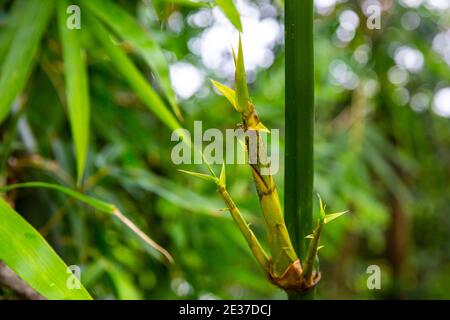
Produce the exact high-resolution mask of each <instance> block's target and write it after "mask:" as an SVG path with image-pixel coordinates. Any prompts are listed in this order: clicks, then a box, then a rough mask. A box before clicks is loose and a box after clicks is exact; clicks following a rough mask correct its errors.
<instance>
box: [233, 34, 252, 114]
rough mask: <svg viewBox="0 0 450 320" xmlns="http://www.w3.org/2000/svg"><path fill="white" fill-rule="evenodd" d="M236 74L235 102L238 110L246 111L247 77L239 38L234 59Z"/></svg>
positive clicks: (248, 99)
mask: <svg viewBox="0 0 450 320" xmlns="http://www.w3.org/2000/svg"><path fill="white" fill-rule="evenodd" d="M236 59H237V60H236V72H235V80H234V81H235V86H236V88H235V89H236V100H237V105H238V106H239V109H240V110H247V109H248V103H249V101H250V98H249V95H248V87H247V76H246V74H245V66H244V53H243V51H242V41H241V37H240V36H239V49H238V54H237V57H236Z"/></svg>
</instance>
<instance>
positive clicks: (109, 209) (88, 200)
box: [0, 181, 173, 263]
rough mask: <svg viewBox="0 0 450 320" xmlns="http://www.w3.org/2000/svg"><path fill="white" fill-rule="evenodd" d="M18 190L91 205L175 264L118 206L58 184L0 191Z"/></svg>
mask: <svg viewBox="0 0 450 320" xmlns="http://www.w3.org/2000/svg"><path fill="white" fill-rule="evenodd" d="M18 188H44V189H51V190H56V191H59V192H62V193H64V194H66V195H68V196H70V197H72V198H74V199H76V200H79V201H81V202H83V203H85V204H88V205H90V206H91V207H93V208H95V209H97V210H98V211H100V212H103V213H107V214H109V215H111V216H114V217H116V218H117V219H119V221H120V222H121V223H122V224H123V225H124V226H126V227H127V228H128V229H130V230H131V231H132V232H133V233H134V234H135V235H137V236H138V237H139V238H140V239H141V240H143V241H144V242H145V243H146V244H148V245H149V246H150V247H152V248H153V249H155V250H156V251H158V252H159V253H160V254H162V255H163V256H164V257H165V258H166V260H167V261H168V262H170V263H173V258H172V256H171V255H170V253H169V252H167V250H165V249H164V248H163V247H161V246H160V245H159V244H157V243H156V242H155V241H154V240H153V239H151V238H150V237H149V236H147V235H146V234H145V233H144V232H143V231H142V230H141V229H139V228H138V227H137V226H136V225H135V224H134V223H133V222H132V221H131V220H130V219H128V218H127V217H126V216H125V215H124V214H123V213H122V212H121V211H120V210H119V209H118V208H117V207H116V206H114V205H112V204H110V203H107V202H105V201H102V200H98V199H96V198H93V197H90V196H87V195H85V194H83V193H80V192H78V191H75V190H72V189H70V188H66V187H63V186H60V185H57V184H52V183H47V182H40V181H33V182H25V183H17V184H11V185H8V186H6V187H0V191H1V192H5V191H10V190H14V189H18Z"/></svg>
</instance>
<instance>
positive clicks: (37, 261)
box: [0, 198, 92, 300]
mask: <svg viewBox="0 0 450 320" xmlns="http://www.w3.org/2000/svg"><path fill="white" fill-rule="evenodd" d="M0 221H1V223H0V260H3V261H4V262H5V264H6V265H7V266H8V267H10V268H11V269H12V270H14V272H16V273H17V275H18V276H19V277H20V278H21V279H22V280H24V281H25V282H26V283H27V284H28V285H29V286H30V287H32V288H33V289H35V290H36V291H37V292H39V293H40V294H41V295H42V296H44V297H45V298H47V299H58V300H61V299H74V300H88V299H92V298H91V296H90V295H89V293H88V292H87V291H86V289H85V288H84V287H83V286H80V288H79V289H69V287H68V286H67V280H68V277H69V275H70V274H69V273H68V269H67V266H66V264H65V263H64V262H63V261H62V259H61V258H60V257H59V256H58V255H57V254H56V252H55V251H54V250H53V249H52V248H51V247H50V245H49V244H48V243H47V241H45V239H44V238H43V237H42V236H41V235H40V234H39V232H37V231H36V230H35V229H34V228H33V227H32V226H31V225H30V224H29V223H28V222H27V221H25V219H23V218H22V217H21V216H20V215H19V214H18V213H17V212H15V211H14V210H13V209H12V208H11V207H10V206H9V205H8V203H7V202H6V201H5V200H4V199H2V198H0Z"/></svg>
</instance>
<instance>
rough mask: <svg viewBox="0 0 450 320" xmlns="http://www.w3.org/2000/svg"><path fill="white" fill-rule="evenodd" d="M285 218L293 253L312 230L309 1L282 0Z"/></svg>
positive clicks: (302, 252) (300, 251)
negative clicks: (284, 82) (283, 1)
mask: <svg viewBox="0 0 450 320" xmlns="http://www.w3.org/2000/svg"><path fill="white" fill-rule="evenodd" d="M285 19H286V20H285V29H286V71H285V72H286V89H285V95H286V98H285V99H286V102H285V104H286V112H285V121H286V157H285V170H286V171H285V210H284V211H285V220H286V224H287V227H288V230H289V234H290V235H291V237H292V242H293V245H294V248H295V250H296V252H297V255H298V256H299V257H301V259H302V260H304V259H305V258H306V255H307V250H308V243H307V241H306V239H305V237H306V236H307V235H308V234H309V233H310V232H311V230H312V192H313V174H314V167H313V138H314V46H313V0H301V1H299V0H286V1H285Z"/></svg>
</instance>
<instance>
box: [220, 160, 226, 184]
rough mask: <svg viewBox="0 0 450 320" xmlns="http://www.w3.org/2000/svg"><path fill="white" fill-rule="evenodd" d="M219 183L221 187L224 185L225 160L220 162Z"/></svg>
mask: <svg viewBox="0 0 450 320" xmlns="http://www.w3.org/2000/svg"><path fill="white" fill-rule="evenodd" d="M219 185H220V186H222V187H225V186H226V174H225V162H224V163H222V170H221V171H220V176H219Z"/></svg>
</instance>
